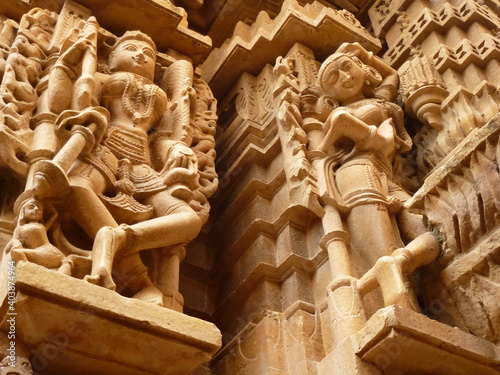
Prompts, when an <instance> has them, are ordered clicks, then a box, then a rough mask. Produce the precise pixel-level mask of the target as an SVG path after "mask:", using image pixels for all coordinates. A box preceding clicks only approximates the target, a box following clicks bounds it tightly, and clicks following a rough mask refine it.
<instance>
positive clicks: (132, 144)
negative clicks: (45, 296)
mask: <svg viewBox="0 0 500 375" xmlns="http://www.w3.org/2000/svg"><path fill="white" fill-rule="evenodd" d="M89 23H90V21H89V22H88V24H89ZM88 30H90V32H89V31H88ZM92 30H94V31H93V32H92ZM95 33H96V32H95V28H94V29H92V28H90V27H88V26H87V27H86V30H85V31H84V34H83V36H81V37H80V38H79V39H78V40H77V41H76V42H75V43H74V44H73V45H72V46H70V47H69V48H68V50H67V51H65V52H64V53H63V54H62V55H61V58H60V59H59V62H58V63H57V64H56V65H55V67H54V69H53V71H52V72H51V82H50V83H49V94H48V97H49V107H50V108H51V110H52V111H53V112H56V113H57V112H62V113H61V114H60V116H59V118H58V120H57V122H56V125H57V127H58V129H59V131H60V133H64V132H66V133H68V130H69V131H70V133H69V134H66V143H65V145H64V146H63V147H62V148H61V149H60V150H59V152H58V154H57V155H56V156H55V157H54V159H53V160H52V161H45V162H41V163H37V164H35V165H34V186H33V191H34V194H35V196H39V197H40V198H42V199H54V198H55V197H56V196H57V195H63V196H64V197H65V198H66V199H67V201H68V202H69V205H70V208H71V212H72V216H73V217H74V219H75V220H76V222H77V223H78V224H79V226H80V227H81V228H82V229H83V230H84V231H85V233H86V234H87V235H88V236H89V237H90V238H91V239H93V247H92V270H91V273H90V275H88V276H87V277H86V280H87V281H89V282H91V283H94V284H97V285H101V286H103V287H106V288H109V289H115V288H116V283H119V284H120V285H119V287H120V289H121V291H124V293H125V294H127V295H131V296H134V297H136V298H139V299H143V300H147V301H149V302H152V303H155V304H159V305H162V304H163V302H162V300H163V294H162V292H161V291H160V290H159V289H158V288H157V287H156V286H155V285H154V284H153V282H152V281H151V279H150V277H149V275H148V269H147V267H145V265H144V264H143V262H142V260H141V257H140V255H139V252H140V251H142V250H151V249H158V248H165V249H166V251H169V252H170V254H171V253H172V251H173V250H172V249H180V248H182V247H183V246H184V245H185V244H187V243H188V242H189V241H191V240H192V239H193V238H194V237H195V236H196V235H197V234H198V233H199V231H200V229H201V226H202V224H203V222H202V219H201V218H200V216H201V217H203V218H205V216H203V215H204V213H203V214H202V213H200V214H198V212H197V211H195V210H194V209H193V208H192V206H196V205H198V206H201V204H200V202H194V203H193V202H190V201H191V198H192V197H193V196H194V195H195V194H193V193H196V192H197V189H198V188H199V187H200V185H199V173H198V158H197V156H196V155H195V152H194V151H193V150H192V149H191V148H190V147H188V145H187V143H185V142H183V141H184V140H186V139H187V138H189V137H185V139H182V140H179V139H171V136H170V134H171V133H170V134H169V133H167V132H166V131H165V130H164V125H163V123H164V121H165V119H164V114H165V112H166V109H167V103H168V100H167V95H166V93H165V91H163V89H162V88H160V87H159V86H158V85H156V84H155V83H154V82H153V79H154V74H155V67H156V47H155V44H154V42H153V41H152V40H151V39H150V38H149V37H148V36H147V35H145V34H143V33H141V32H138V31H135V32H127V33H126V34H125V35H123V36H122V37H121V38H119V39H118V41H117V42H116V43H115V44H114V45H113V47H112V50H111V53H110V54H109V57H108V64H107V67H106V69H103V71H102V72H101V71H97V70H98V68H97V59H96V48H95V40H96V35H95ZM184 63H186V64H188V63H187V62H184ZM191 69H192V68H191ZM191 84H192V81H191ZM68 92H71V93H72V96H69V98H68V97H67V96H68V95H67V94H68ZM183 99H184V100H186V101H187V103H188V107H189V103H193V102H195V100H196V92H195V90H194V89H193V87H189V88H186V90H184V91H183ZM68 107H70V108H72V109H73V110H65V109H67V108H68ZM192 107H193V106H192ZM171 117H175V116H171ZM173 126H174V127H175V126H177V124H176V123H174V124H173ZM82 139H83V140H84V142H82ZM186 142H187V141H186ZM69 144H71V145H72V147H68V146H67V145H69ZM75 145H77V146H75ZM75 149H76V150H79V153H78V154H76V155H75ZM68 167H69V168H68ZM205 177H206V176H205ZM214 179H215V178H214V177H213V178H212V181H210V183H212V185H213V183H214ZM50 181H57V184H56V185H57V186H63V187H62V188H58V187H54V184H52V186H51V183H50ZM215 184H216V182H215ZM64 185H66V187H64ZM210 188H211V190H213V187H212V186H211V187H210ZM201 195H203V194H201ZM196 196H197V198H198V201H199V200H200V199H201V200H203V199H206V197H205V196H202V197H200V194H199V193H198V194H196ZM201 203H205V202H201ZM190 204H191V205H190Z"/></svg>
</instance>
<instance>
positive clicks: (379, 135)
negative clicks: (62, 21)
mask: <svg viewBox="0 0 500 375" xmlns="http://www.w3.org/2000/svg"><path fill="white" fill-rule="evenodd" d="M324 129H325V138H324V139H323V142H321V144H320V146H319V150H320V151H323V152H327V151H328V149H329V148H330V147H331V146H332V145H335V143H336V142H337V141H339V140H340V139H341V138H344V137H346V138H349V139H352V140H353V141H354V142H355V144H356V147H358V148H359V149H369V148H376V149H381V148H383V147H384V146H386V145H389V144H391V143H392V142H393V140H394V131H393V129H394V126H393V124H392V119H390V118H389V119H387V120H385V121H384V122H382V124H380V125H379V126H378V127H377V126H375V125H368V124H366V123H365V122H363V121H361V120H359V119H358V118H357V117H355V116H354V115H353V114H351V113H350V112H349V111H347V110H346V109H344V108H337V109H336V110H334V111H333V112H332V114H331V115H330V116H329V117H328V119H327V120H326V122H325V125H324Z"/></svg>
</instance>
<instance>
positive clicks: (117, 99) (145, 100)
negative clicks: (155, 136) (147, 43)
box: [102, 72, 167, 131]
mask: <svg viewBox="0 0 500 375" xmlns="http://www.w3.org/2000/svg"><path fill="white" fill-rule="evenodd" d="M102 104H103V105H104V106H105V107H106V108H107V109H108V110H109V112H110V115H111V123H112V124H113V123H120V124H121V125H122V126H123V125H132V126H134V127H141V128H142V129H143V130H145V131H147V130H149V129H150V128H151V126H152V125H153V124H154V123H155V122H156V121H158V119H159V118H160V117H161V115H162V114H163V112H164V111H165V108H166V106H167V94H166V93H165V92H164V91H163V90H162V89H161V88H160V87H158V86H157V85H155V84H154V83H153V82H151V81H150V80H148V79H146V78H144V77H142V76H139V75H137V74H133V73H126V72H118V73H114V74H112V75H111V76H110V77H109V79H108V80H107V81H106V82H105V83H104V84H103V87H102Z"/></svg>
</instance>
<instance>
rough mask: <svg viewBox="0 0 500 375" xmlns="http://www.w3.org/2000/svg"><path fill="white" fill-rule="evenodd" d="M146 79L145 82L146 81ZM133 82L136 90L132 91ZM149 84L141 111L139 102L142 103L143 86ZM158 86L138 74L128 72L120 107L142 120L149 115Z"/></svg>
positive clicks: (151, 111)
mask: <svg viewBox="0 0 500 375" xmlns="http://www.w3.org/2000/svg"><path fill="white" fill-rule="evenodd" d="M146 81H147V82H146ZM133 83H135V86H136V88H137V92H136V93H135V94H134V93H133V92H132V87H133ZM147 84H149V89H148V90H147V91H146V102H145V103H144V109H143V110H142V111H141V104H143V97H144V86H145V85H147ZM157 91H158V86H156V85H154V84H150V81H149V80H146V79H145V78H144V77H141V76H139V75H136V74H133V73H128V74H127V83H126V85H125V90H124V92H123V96H122V108H123V110H124V111H125V112H126V113H127V114H128V115H131V116H134V118H135V119H137V120H144V119H147V118H150V117H151V114H152V113H153V109H154V106H155V102H156V92H157Z"/></svg>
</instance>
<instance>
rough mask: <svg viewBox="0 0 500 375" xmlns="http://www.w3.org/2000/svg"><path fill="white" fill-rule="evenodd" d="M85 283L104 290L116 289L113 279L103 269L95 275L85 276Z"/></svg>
mask: <svg viewBox="0 0 500 375" xmlns="http://www.w3.org/2000/svg"><path fill="white" fill-rule="evenodd" d="M84 280H85V281H87V282H89V283H91V284H94V285H97V286H102V287H104V288H106V289H110V290H115V289H116V284H115V282H114V281H113V277H112V276H111V273H109V272H108V271H107V270H105V269H104V268H101V269H100V270H99V271H98V273H97V274H95V275H94V274H92V275H87V276H85V278H84Z"/></svg>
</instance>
